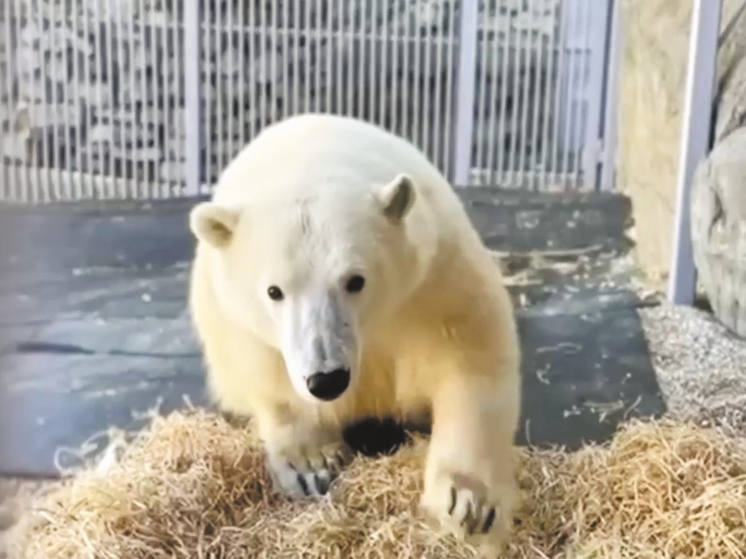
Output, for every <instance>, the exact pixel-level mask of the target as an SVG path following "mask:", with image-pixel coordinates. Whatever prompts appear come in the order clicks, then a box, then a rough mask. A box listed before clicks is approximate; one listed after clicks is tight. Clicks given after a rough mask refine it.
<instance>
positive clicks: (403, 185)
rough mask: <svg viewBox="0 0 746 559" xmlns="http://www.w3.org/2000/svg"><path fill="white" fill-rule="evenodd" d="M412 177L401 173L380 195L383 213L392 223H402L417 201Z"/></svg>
mask: <svg viewBox="0 0 746 559" xmlns="http://www.w3.org/2000/svg"><path fill="white" fill-rule="evenodd" d="M415 197H416V195H415V192H414V182H413V181H412V177H410V176H409V175H407V174H405V173H400V174H398V175H397V176H396V178H394V180H392V181H391V182H390V183H388V184H387V185H386V186H384V187H383V188H382V189H381V190H380V191H379V193H378V198H379V200H380V201H381V205H382V206H383V213H384V215H386V217H388V218H389V219H390V220H392V221H401V220H402V219H404V217H405V216H406V215H407V213H409V210H411V209H412V204H414V200H415Z"/></svg>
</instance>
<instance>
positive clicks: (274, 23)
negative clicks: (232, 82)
mask: <svg viewBox="0 0 746 559" xmlns="http://www.w3.org/2000/svg"><path fill="white" fill-rule="evenodd" d="M284 3H285V4H287V2H284ZM271 6H272V7H271V8H270V9H271V10H272V24H271V25H272V38H271V41H272V48H271V50H270V52H271V53H272V54H271V56H272V77H271V78H270V80H269V83H270V84H271V92H272V96H271V97H270V102H271V103H272V122H277V120H278V115H277V90H276V89H275V88H276V87H277V74H278V72H277V57H278V56H279V54H278V51H277V42H278V41H277V38H278V36H279V35H278V33H277V12H278V7H277V2H274V3H272V4H271ZM266 9H267V7H266V6H265V10H266ZM232 44H233V43H232V42H231V45H232ZM232 99H233V98H231V104H232Z"/></svg>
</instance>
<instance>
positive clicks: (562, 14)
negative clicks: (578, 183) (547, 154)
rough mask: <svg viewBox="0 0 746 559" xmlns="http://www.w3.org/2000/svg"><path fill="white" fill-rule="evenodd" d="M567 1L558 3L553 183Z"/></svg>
mask: <svg viewBox="0 0 746 559" xmlns="http://www.w3.org/2000/svg"><path fill="white" fill-rule="evenodd" d="M567 4H568V0H565V1H562V2H560V4H559V6H560V16H559V31H560V33H559V35H560V36H559V41H557V66H556V67H555V68H556V70H557V72H556V75H555V76H556V77H555V82H554V110H553V111H552V128H553V130H552V136H553V138H552V153H551V168H550V166H549V165H548V166H547V172H550V170H551V173H552V176H553V177H554V182H555V183H558V182H559V181H560V173H559V170H558V167H559V158H560V156H561V155H560V153H559V129H560V126H559V122H560V121H559V111H560V100H561V99H562V72H563V69H564V62H565V36H566V34H567V33H566V31H567V30H566V29H565V27H566V24H567V17H566V15H567V10H566V7H567Z"/></svg>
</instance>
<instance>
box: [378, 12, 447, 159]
mask: <svg viewBox="0 0 746 559" xmlns="http://www.w3.org/2000/svg"><path fill="white" fill-rule="evenodd" d="M446 7H447V5H443V9H445V8H446ZM446 13H447V14H449V17H453V12H451V11H450V10H449V11H447V12H446ZM447 33H448V31H447V29H446V27H445V26H443V28H439V32H438V35H437V36H435V37H434V45H435V46H436V47H437V48H438V52H437V54H436V56H435V68H436V70H435V83H434V86H433V87H434V88H435V100H434V103H433V106H434V108H435V110H434V111H433V161H434V162H435V164H436V165H437V166H438V167H439V168H440V170H441V171H443V165H444V161H443V154H442V152H441V148H442V146H443V142H442V141H441V140H442V139H443V129H442V128H441V126H440V118H441V116H442V113H443V100H442V99H441V97H442V95H441V94H442V91H441V90H442V89H443V51H444V50H445V46H446V41H447V40H448V35H447ZM386 40H387V41H388V37H387V38H386ZM384 60H385V57H384Z"/></svg>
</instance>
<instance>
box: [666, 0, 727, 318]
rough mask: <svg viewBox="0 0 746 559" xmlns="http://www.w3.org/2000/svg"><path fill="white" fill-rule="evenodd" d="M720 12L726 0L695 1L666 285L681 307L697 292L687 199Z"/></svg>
mask: <svg viewBox="0 0 746 559" xmlns="http://www.w3.org/2000/svg"><path fill="white" fill-rule="evenodd" d="M721 11H722V0H694V5H693V9H692V33H691V39H690V41H689V70H688V75H687V81H686V100H685V104H684V126H683V131H682V141H681V152H680V156H679V171H678V181H677V182H678V184H677V194H676V214H675V217H674V231H673V237H674V246H673V259H672V262H671V274H670V279H669V284H668V300H669V301H670V302H671V303H673V304H677V305H691V304H692V303H693V302H694V297H695V291H696V280H697V273H696V269H695V266H694V257H693V255H692V238H691V224H690V222H689V219H690V214H689V200H690V196H691V187H692V179H693V175H694V172H695V169H696V167H697V165H698V164H699V163H700V161H701V160H702V159H703V158H704V157H705V156H706V155H707V152H708V151H709V149H710V142H711V125H712V103H713V98H714V93H715V78H716V67H717V50H718V33H719V31H720V17H721Z"/></svg>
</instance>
